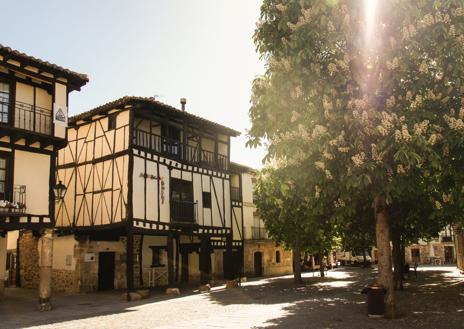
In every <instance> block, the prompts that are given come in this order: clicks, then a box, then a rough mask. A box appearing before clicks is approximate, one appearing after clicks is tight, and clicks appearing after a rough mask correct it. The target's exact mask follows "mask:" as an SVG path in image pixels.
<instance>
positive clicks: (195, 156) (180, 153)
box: [133, 129, 229, 171]
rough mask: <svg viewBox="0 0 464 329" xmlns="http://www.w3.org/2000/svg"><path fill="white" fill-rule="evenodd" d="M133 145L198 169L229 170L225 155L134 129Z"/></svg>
mask: <svg viewBox="0 0 464 329" xmlns="http://www.w3.org/2000/svg"><path fill="white" fill-rule="evenodd" d="M133 144H134V146H136V147H139V148H142V149H143V150H145V151H147V152H154V153H157V154H161V155H164V156H167V157H169V158H173V159H175V160H178V161H185V162H188V163H190V164H193V165H197V166H200V167H208V168H212V169H219V170H223V171H227V170H228V168H229V159H228V158H227V156H225V155H222V154H216V153H214V152H210V151H207V150H203V149H201V148H200V147H198V146H192V145H188V144H187V145H185V144H183V143H182V142H180V141H176V140H172V139H169V138H166V137H163V136H160V135H156V134H153V133H149V132H146V131H143V130H140V129H134V136H133Z"/></svg>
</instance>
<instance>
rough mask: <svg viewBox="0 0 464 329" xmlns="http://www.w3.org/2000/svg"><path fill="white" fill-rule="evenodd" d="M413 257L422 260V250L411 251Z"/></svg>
mask: <svg viewBox="0 0 464 329" xmlns="http://www.w3.org/2000/svg"><path fill="white" fill-rule="evenodd" d="M411 257H412V258H420V249H417V248H414V249H411Z"/></svg>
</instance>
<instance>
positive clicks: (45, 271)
mask: <svg viewBox="0 0 464 329" xmlns="http://www.w3.org/2000/svg"><path fill="white" fill-rule="evenodd" d="M38 249H39V250H38V251H39V268H40V282H39V310H40V311H50V310H51V309H52V305H51V303H50V297H51V292H52V289H51V288H52V287H51V283H52V282H51V281H52V261H53V230H51V229H46V230H45V231H44V232H43V234H42V236H41V238H40V239H39V244H38Z"/></svg>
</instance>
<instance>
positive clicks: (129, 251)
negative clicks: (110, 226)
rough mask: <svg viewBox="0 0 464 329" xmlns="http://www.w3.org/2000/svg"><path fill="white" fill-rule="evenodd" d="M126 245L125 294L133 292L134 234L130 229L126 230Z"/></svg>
mask: <svg viewBox="0 0 464 329" xmlns="http://www.w3.org/2000/svg"><path fill="white" fill-rule="evenodd" d="M126 233H127V243H126V281H127V292H128V293H130V292H133V291H134V233H133V232H132V227H129V226H128V227H127V228H126Z"/></svg>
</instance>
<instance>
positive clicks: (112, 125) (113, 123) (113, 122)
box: [108, 114, 116, 130]
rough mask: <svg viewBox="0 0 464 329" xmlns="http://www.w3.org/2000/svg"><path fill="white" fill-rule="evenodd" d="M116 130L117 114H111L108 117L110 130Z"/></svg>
mask: <svg viewBox="0 0 464 329" xmlns="http://www.w3.org/2000/svg"><path fill="white" fill-rule="evenodd" d="M115 128H116V114H110V115H109V116H108V130H113V129H115Z"/></svg>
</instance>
